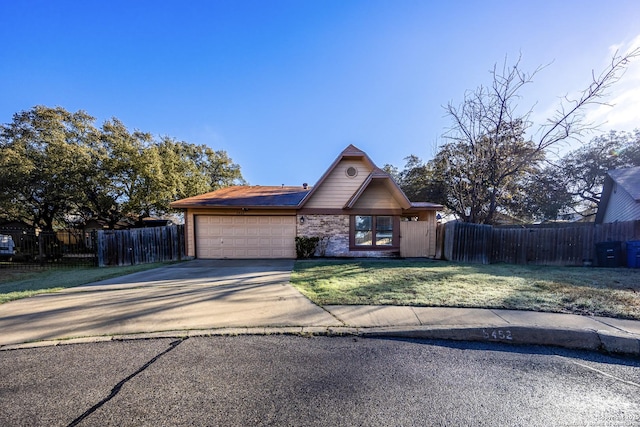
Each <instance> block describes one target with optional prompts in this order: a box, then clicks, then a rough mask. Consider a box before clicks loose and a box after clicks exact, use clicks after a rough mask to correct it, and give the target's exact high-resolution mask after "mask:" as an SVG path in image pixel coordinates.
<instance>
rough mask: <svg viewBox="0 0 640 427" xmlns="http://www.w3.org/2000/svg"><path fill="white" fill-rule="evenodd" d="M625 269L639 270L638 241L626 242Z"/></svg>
mask: <svg viewBox="0 0 640 427" xmlns="http://www.w3.org/2000/svg"><path fill="white" fill-rule="evenodd" d="M627 267H629V268H640V240H630V241H628V242H627Z"/></svg>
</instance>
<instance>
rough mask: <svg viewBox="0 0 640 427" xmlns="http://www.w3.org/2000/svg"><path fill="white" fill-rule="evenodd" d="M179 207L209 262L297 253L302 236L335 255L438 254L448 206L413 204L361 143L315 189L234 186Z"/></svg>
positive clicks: (195, 247)
mask: <svg viewBox="0 0 640 427" xmlns="http://www.w3.org/2000/svg"><path fill="white" fill-rule="evenodd" d="M171 206H172V207H173V208H178V209H184V211H185V233H186V246H187V247H186V251H187V255H188V256H194V257H196V258H209V259H221V258H232V259H233V258H245V259H246V258H295V257H296V251H295V237H297V236H301V237H320V238H323V239H324V244H323V245H322V247H321V248H320V249H319V251H321V252H322V253H321V254H322V255H324V256H329V257H389V256H398V255H402V256H427V257H433V256H434V255H435V227H436V213H437V210H438V209H441V208H442V206H441V205H438V204H435V203H427V202H425V203H412V202H410V201H409V200H408V199H407V197H406V196H405V194H404V193H403V192H402V190H401V189H400V188H399V187H398V185H397V184H396V183H395V182H394V181H393V179H392V178H391V177H390V176H389V175H388V174H387V173H386V172H384V171H383V170H381V169H379V168H378V167H377V166H376V165H375V164H374V163H373V161H372V160H371V159H370V158H369V156H367V155H366V154H365V153H364V152H363V151H361V150H359V149H358V148H356V147H354V146H353V145H349V146H348V147H347V148H346V149H345V150H344V151H343V152H342V153H340V155H339V156H338V158H337V159H336V160H335V162H333V164H332V165H331V166H330V167H329V168H328V169H327V171H326V172H325V173H324V175H323V176H322V177H321V178H320V180H319V181H318V183H317V184H316V185H315V186H313V187H308V186H307V185H306V184H304V185H303V186H300V187H285V186H282V187H269V186H234V187H227V188H223V189H221V190H217V191H214V192H211V193H207V194H203V195H199V196H194V197H189V198H186V199H182V200H178V201H176V202H174V203H172V205H171ZM409 220H411V221H409ZM409 222H410V223H413V225H417V228H416V227H413V228H407V227H410V226H412V224H409ZM417 223H419V224H417ZM414 230H419V231H414ZM416 244H417V246H416ZM416 248H418V249H416Z"/></svg>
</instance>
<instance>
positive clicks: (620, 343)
mask: <svg viewBox="0 0 640 427" xmlns="http://www.w3.org/2000/svg"><path fill="white" fill-rule="evenodd" d="M240 335H297V336H309V337H310V336H328V337H344V336H353V337H363V338H375V337H379V338H411V339H426V340H451V341H475V342H491V343H503V344H514V345H544V346H552V347H562V348H569V349H574V350H590V351H598V352H603V353H614V354H622V355H629V356H640V337H639V336H637V335H634V334H629V333H624V332H620V333H612V332H609V331H601V330H589V329H562V328H542V327H535V326H534V327H532V326H509V327H495V326H488V327H479V326H473V327H457V326H453V327H434V326H428V327H409V328H407V327H403V326H387V327H367V328H354V327H335V326H331V327H323V326H312V327H292V326H287V327H245V328H218V329H207V330H177V331H161V332H152V333H140V334H126V335H112V336H96V337H82V338H72V339H62V340H50V341H37V342H31V343H22V344H8V345H3V346H0V351H10V350H24V349H35V348H42V347H54V346H58V345H71V344H91V343H99V342H112V341H130V340H149V339H162V338H181V339H186V338H191V337H214V336H240Z"/></svg>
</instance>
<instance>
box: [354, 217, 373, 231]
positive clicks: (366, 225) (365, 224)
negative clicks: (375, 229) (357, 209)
mask: <svg viewBox="0 0 640 427" xmlns="http://www.w3.org/2000/svg"><path fill="white" fill-rule="evenodd" d="M371 218H372V217H370V216H360V215H356V231H371V230H372V228H371V223H372V221H371Z"/></svg>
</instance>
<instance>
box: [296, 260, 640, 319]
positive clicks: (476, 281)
mask: <svg viewBox="0 0 640 427" xmlns="http://www.w3.org/2000/svg"><path fill="white" fill-rule="evenodd" d="M291 283H292V284H293V285H294V286H295V287H296V288H297V289H299V290H300V291H301V292H302V293H303V294H304V295H306V296H307V297H308V298H309V299H311V300H312V301H313V302H315V303H316V304H319V305H334V304H336V305H343V304H345V305H351V304H374V305H413V306H433V307H482V308H502V309H514V310H533V311H547V312H556V313H573V314H583V315H597V316H609V317H618V318H626V319H638V320H640V270H637V269H626V268H614V269H605V268H584V267H546V266H521V265H507V264H492V265H475V264H454V263H449V262H444V261H405V260H363V261H354V260H345V261H327V260H322V261H313V260H312V261H298V262H296V265H295V269H294V272H293V274H292V277H291Z"/></svg>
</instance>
